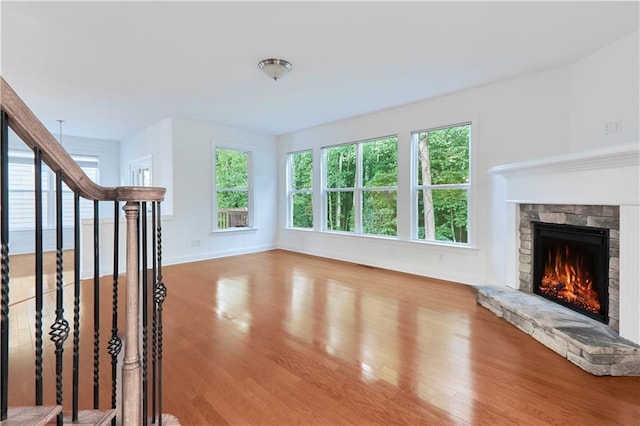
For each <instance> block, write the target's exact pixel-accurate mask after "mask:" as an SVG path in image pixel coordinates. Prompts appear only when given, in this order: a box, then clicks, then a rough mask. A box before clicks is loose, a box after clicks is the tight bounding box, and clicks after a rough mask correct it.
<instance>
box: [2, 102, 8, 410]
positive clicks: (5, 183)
mask: <svg viewBox="0 0 640 426" xmlns="http://www.w3.org/2000/svg"><path fill="white" fill-rule="evenodd" d="M8 118H9V117H7V113H6V112H5V111H1V112H0V164H1V165H2V169H1V170H0V252H1V254H0V255H1V258H2V265H1V266H2V278H1V287H2V291H1V293H2V302H1V304H2V306H1V319H0V353H1V354H2V357H1V359H0V421H2V420H7V410H8V393H9V122H8Z"/></svg>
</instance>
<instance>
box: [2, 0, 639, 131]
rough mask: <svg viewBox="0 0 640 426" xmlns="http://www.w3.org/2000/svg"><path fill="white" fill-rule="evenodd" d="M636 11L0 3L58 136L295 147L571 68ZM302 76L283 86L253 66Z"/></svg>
mask: <svg viewBox="0 0 640 426" xmlns="http://www.w3.org/2000/svg"><path fill="white" fill-rule="evenodd" d="M638 6H639V3H638V2H636V1H633V2H617V3H616V2H609V1H605V2H547V3H541V2H487V3H484V2H482V3H481V2H406V3H399V2H348V3H347V2H278V3H276V2H101V3H98V2H7V1H2V2H0V7H1V19H2V40H1V41H2V62H1V67H2V68H1V72H2V76H3V77H4V78H5V79H6V80H7V82H8V83H9V84H10V85H11V86H12V87H13V88H14V89H15V90H16V91H17V92H18V94H19V95H20V96H21V97H22V98H23V99H24V100H25V101H26V102H27V104H28V105H29V106H30V107H31V108H32V109H33V110H34V112H35V113H36V115H37V116H38V117H39V118H40V119H41V120H42V121H43V123H44V124H45V125H46V126H47V127H48V128H49V129H50V130H52V131H54V132H57V123H56V119H64V120H66V123H65V127H64V129H65V130H64V132H65V134H69V135H77V136H86V137H95V138H103V139H121V138H123V137H125V136H127V135H130V134H132V133H134V132H136V131H138V130H140V129H143V128H145V127H146V126H148V125H150V124H152V123H155V122H157V121H159V120H161V119H163V118H166V117H168V116H179V117H185V118H193V119H200V120H205V121H210V122H214V123H219V124H226V125H231V126H235V127H241V128H246V129H252V130H255V131H259V132H266V133H270V134H274V135H277V134H283V133H288V132H292V131H296V130H300V129H304V128H308V127H313V126H317V125H319V124H323V123H327V122H332V121H336V120H341V119H344V118H348V117H353V116H356V115H361V114H366V113H369V112H372V111H377V110H381V109H385V108H390V107H394V106H397V105H401V104H406V103H410V102H414V101H418V100H421V99H425V98H430V97H433V96H438V95H442V94H445V93H451V92H455V91H458V90H462V89H465V88H469V87H472V86H476V85H480V84H484V83H488V82H491V81H495V80H499V79H504V78H508V77H511V76H516V75H522V74H525V73H529V72H532V71H537V70H541V69H546V68H551V67H556V66H560V65H564V64H568V63H570V62H573V61H575V60H577V59H579V58H581V57H583V56H585V55H586V54H588V53H590V52H592V51H594V50H597V49H599V48H601V47H603V46H605V45H606V44H608V43H611V42H612V41H615V40H616V39H619V38H620V37H622V36H624V35H626V34H629V33H631V32H633V31H634V30H636V29H638V22H639V18H638V13H639V7H638ZM268 57H279V58H284V59H287V60H289V61H291V62H292V63H293V66H294V68H293V71H292V72H291V73H290V74H289V75H287V76H286V77H285V78H283V79H282V80H280V81H278V82H273V81H271V80H269V79H268V78H267V77H266V76H265V75H264V74H263V73H262V72H261V71H260V70H259V69H258V67H257V63H258V61H260V60H261V59H264V58H268Z"/></svg>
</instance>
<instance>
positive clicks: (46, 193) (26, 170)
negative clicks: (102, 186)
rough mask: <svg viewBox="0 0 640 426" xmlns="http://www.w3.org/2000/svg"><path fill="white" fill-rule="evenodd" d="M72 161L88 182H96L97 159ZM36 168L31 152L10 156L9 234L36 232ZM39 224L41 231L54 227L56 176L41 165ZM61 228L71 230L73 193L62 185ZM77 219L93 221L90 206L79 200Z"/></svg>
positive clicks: (87, 158)
mask: <svg viewBox="0 0 640 426" xmlns="http://www.w3.org/2000/svg"><path fill="white" fill-rule="evenodd" d="M72 158H73V159H74V160H75V161H76V163H78V165H79V166H80V168H82V170H83V171H84V172H85V173H86V174H87V176H89V178H90V179H91V180H93V181H94V182H96V183H99V182H98V159H97V158H96V157H89V156H76V155H73V156H72ZM34 174H35V166H34V164H33V153H32V152H30V151H10V152H9V227H10V229H12V230H21V229H34V228H35V213H34V208H35V178H34ZM41 176H42V222H43V224H42V225H43V227H44V228H53V227H55V220H56V217H55V187H56V185H55V182H56V180H55V179H56V177H55V174H54V173H53V172H52V171H51V170H50V169H49V168H48V167H47V166H46V165H45V164H44V163H43V164H42V174H41ZM62 207H63V211H62V222H63V226H65V227H70V226H73V193H72V192H71V190H70V189H69V188H68V187H67V185H65V184H64V183H63V185H62ZM80 217H81V218H92V217H93V202H92V201H89V200H84V199H82V198H81V199H80Z"/></svg>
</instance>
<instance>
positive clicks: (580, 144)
mask: <svg viewBox="0 0 640 426" xmlns="http://www.w3.org/2000/svg"><path fill="white" fill-rule="evenodd" d="M616 118H622V120H623V123H624V129H623V131H621V132H619V133H616V134H612V135H610V136H607V137H606V138H605V137H602V134H601V123H602V122H604V121H608V120H612V119H616ZM467 120H473V122H474V125H473V130H472V131H473V133H474V140H473V144H472V149H473V150H474V151H475V158H473V159H472V167H473V171H472V178H473V182H472V185H473V193H472V200H471V201H472V203H473V205H472V207H471V210H472V216H471V226H472V232H471V236H472V238H473V247H474V248H472V249H468V248H456V247H444V246H441V245H436V244H429V243H420V242H411V241H399V240H390V239H384V238H375V237H358V236H353V235H344V234H337V233H326V232H320V229H321V226H320V223H319V221H318V222H317V223H316V224H315V229H314V230H313V231H303V230H293V229H287V228H286V223H285V217H286V215H285V209H286V189H285V173H286V167H285V161H286V153H287V152H291V151H298V150H302V149H310V148H312V149H313V150H314V155H315V157H314V159H315V163H314V164H315V169H314V172H315V173H316V177H315V181H314V184H315V185H316V187H318V185H319V182H320V175H319V174H320V167H319V165H320V148H321V147H323V146H327V145H332V144H338V143H343V142H351V141H358V140H364V139H368V138H374V137H379V136H384V135H389V134H398V136H399V144H400V147H399V162H400V164H401V168H400V170H401V171H400V176H399V194H398V199H399V205H398V229H399V235H400V236H401V237H402V239H406V235H407V232H408V231H407V230H408V229H409V218H410V215H411V212H410V211H409V210H410V209H409V188H408V176H407V171H406V169H407V168H408V167H409V164H410V162H409V149H408V148H407V146H408V144H409V142H410V141H409V135H410V132H411V131H415V130H421V129H425V128H429V127H432V126H440V125H446V124H454V123H458V122H461V121H467ZM638 139H639V138H638V33H637V32H636V33H634V34H630V35H629V36H627V37H624V38H623V39H621V40H619V41H617V42H615V43H613V44H611V45H609V46H606V47H605V48H603V49H601V50H600V51H598V52H594V53H593V54H592V55H589V56H588V57H585V58H583V59H582V60H580V61H578V62H576V63H574V64H570V65H568V66H565V67H561V68H556V69H553V70H547V71H542V72H538V73H534V74H529V75H526V76H522V77H519V78H514V79H510V80H504V81H500V82H497V83H493V84H489V85H485V86H482V87H477V88H473V89H470V90H466V91H463V92H459V93H454V94H451V95H447V96H442V97H439V98H435V99H430V100H425V101H422V102H418V103H415V104H410V105H405V106H402V107H398V108H394V109H390V110H386V111H381V112H378V113H374V114H368V115H365V116H361V117H356V118H352V119H349V120H345V121H341V122H337V123H332V124H328V125H325V126H320V127H317V128H313V129H308V130H304V131H300V132H296V133H292V134H287V135H282V136H280V137H279V138H278V162H279V172H280V173H279V175H278V192H279V199H278V201H279V207H280V212H281V214H280V216H279V220H280V222H279V226H280V230H279V234H278V244H279V246H280V247H282V248H285V249H289V250H293V251H300V252H304V253H309V254H314V255H319V256H325V257H330V258H336V259H342V260H347V261H352V262H357V263H363V264H370V265H376V266H380V267H383V268H388V269H394V270H400V271H405V272H410V273H415V274H419V275H426V276H431V277H436V278H441V279H447V280H453V281H458V282H463V283H470V284H483V283H487V284H502V285H504V284H505V282H506V280H507V277H506V272H505V259H504V253H505V250H506V245H507V244H508V242H507V241H506V240H505V234H506V232H507V231H506V230H507V227H508V226H511V225H512V224H511V223H510V222H509V218H507V217H506V215H505V207H504V200H505V190H506V189H505V184H504V182H503V181H502V180H501V177H499V176H488V174H487V172H488V170H489V169H490V168H491V167H493V166H496V165H500V164H505V163H512V162H517V161H524V160H529V159H534V158H542V157H549V156H553V155H559V154H563V153H567V152H570V151H579V150H584V149H588V148H591V147H594V146H598V145H603V144H618V143H620V144H623V143H629V142H633V141H637V140H638ZM402 165H404V166H402ZM314 202H315V203H316V205H315V206H314V213H315V215H316V220H319V219H320V218H319V217H318V216H319V215H320V213H321V210H320V200H318V199H315V200H314Z"/></svg>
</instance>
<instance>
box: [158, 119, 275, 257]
mask: <svg viewBox="0 0 640 426" xmlns="http://www.w3.org/2000/svg"><path fill="white" fill-rule="evenodd" d="M172 140H173V185H174V186H173V189H174V191H173V193H174V208H173V216H172V217H170V218H167V220H165V221H164V222H163V253H164V263H166V264H171V263H181V262H188V261H193V260H201V259H211V258H215V257H221V256H226V255H231V254H240V253H249V252H252V251H260V250H267V249H271V248H274V247H275V245H276V237H275V235H276V229H277V214H278V205H277V202H276V199H277V191H276V184H277V182H276V176H277V174H278V172H277V161H276V141H275V137H273V136H269V135H264V134H259V133H255V132H251V131H247V130H242V129H236V128H232V127H227V126H220V125H216V124H211V123H206V122H202V121H196V120H187V119H181V118H174V119H172ZM213 143H216V144H223V145H225V146H227V147H234V146H238V147H243V148H247V147H249V148H251V149H252V150H253V159H254V184H255V190H254V191H255V222H254V226H255V229H252V230H246V229H243V230H239V231H229V232H217V233H213V232H211V231H212V212H213V205H212V204H213V151H212V144H213ZM163 212H164V210H163Z"/></svg>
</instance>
